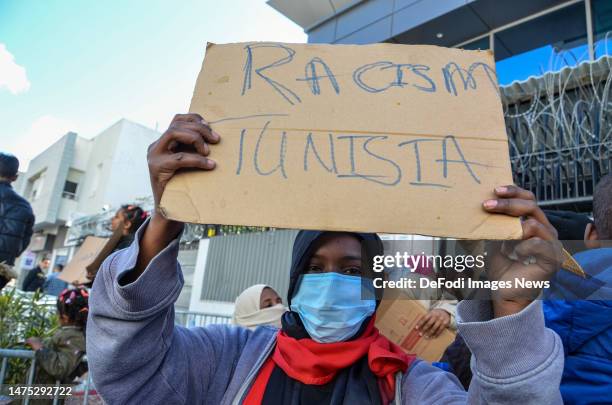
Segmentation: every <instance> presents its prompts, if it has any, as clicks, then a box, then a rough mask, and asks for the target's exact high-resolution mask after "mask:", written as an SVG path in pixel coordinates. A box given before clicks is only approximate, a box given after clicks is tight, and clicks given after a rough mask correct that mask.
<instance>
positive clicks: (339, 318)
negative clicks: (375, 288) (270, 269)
mask: <svg viewBox="0 0 612 405" xmlns="http://www.w3.org/2000/svg"><path fill="white" fill-rule="evenodd" d="M368 294H369V296H371V297H372V299H365V300H362V299H361V298H362V295H361V277H358V276H347V275H344V274H339V273H321V274H304V275H302V276H301V278H300V281H299V284H298V291H297V293H296V294H295V296H294V297H293V298H292V299H291V310H292V311H294V312H297V313H298V314H299V315H300V318H301V319H302V323H303V324H304V327H305V328H306V331H307V332H308V334H309V335H310V337H311V338H312V339H313V340H314V341H316V342H319V343H331V342H342V341H345V340H347V339H349V338H350V337H352V336H354V335H355V334H356V333H357V331H358V330H359V328H360V327H361V324H362V323H363V321H364V320H365V319H366V318H367V317H368V316H370V315H372V314H373V313H374V311H375V310H376V301H375V300H374V295H373V293H371V292H369V293H368Z"/></svg>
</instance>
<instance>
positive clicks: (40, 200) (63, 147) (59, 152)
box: [22, 132, 77, 228]
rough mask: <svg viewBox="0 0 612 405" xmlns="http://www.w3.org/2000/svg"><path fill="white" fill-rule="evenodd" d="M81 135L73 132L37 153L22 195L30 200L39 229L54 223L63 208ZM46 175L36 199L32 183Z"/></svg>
mask: <svg viewBox="0 0 612 405" xmlns="http://www.w3.org/2000/svg"><path fill="white" fill-rule="evenodd" d="M76 139H77V134H75V133H73V132H69V133H68V134H66V135H64V136H63V137H62V138H60V139H59V140H58V141H57V142H55V143H54V144H53V145H51V146H50V147H49V148H48V149H46V150H45V151H44V152H42V153H41V154H39V155H38V156H36V157H35V158H34V159H33V160H32V161H31V162H30V165H29V167H28V171H27V173H26V174H25V176H24V177H25V179H24V184H23V192H22V194H23V195H24V196H25V197H26V198H27V199H28V200H29V201H30V204H31V205H32V209H33V210H34V215H35V216H36V225H35V227H36V228H40V227H42V226H45V225H47V224H54V223H55V222H56V221H57V216H58V213H59V211H60V204H61V199H62V190H63V187H64V182H65V181H66V176H67V175H68V169H69V168H70V164H71V163H72V160H73V158H74V153H75V142H76ZM40 175H42V176H43V180H42V183H41V186H40V187H41V188H40V193H39V194H38V195H37V197H36V198H34V199H33V198H32V195H31V193H32V185H33V181H34V179H35V178H36V177H38V176H40Z"/></svg>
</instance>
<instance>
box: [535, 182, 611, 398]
mask: <svg viewBox="0 0 612 405" xmlns="http://www.w3.org/2000/svg"><path fill="white" fill-rule="evenodd" d="M585 226H586V229H584V227H581V228H582V229H583V230H582V232H583V234H584V241H585V245H586V246H587V247H590V248H591V249H589V250H585V251H582V252H580V253H578V254H576V255H575V256H574V258H575V259H576V261H577V262H578V263H579V264H580V266H581V267H582V269H583V270H584V271H585V273H586V274H587V277H586V278H580V277H578V276H576V275H574V274H573V273H568V272H562V273H558V274H557V275H556V277H555V279H554V281H555V283H554V285H553V287H552V288H551V289H550V290H549V291H547V292H546V293H545V295H544V297H545V298H547V299H546V300H545V301H544V317H545V320H546V326H548V327H549V328H551V329H552V330H554V331H555V332H557V333H558V334H559V336H560V337H561V340H562V341H563V347H564V351H565V367H564V370H563V378H562V380H561V395H562V396H563V401H564V402H565V403H566V404H576V405H578V404H603V403H609V401H610V387H611V386H612V350H610V342H612V299H611V298H612V245H610V241H611V240H612V174H608V175H606V176H604V177H603V178H602V179H601V180H600V182H599V183H598V184H597V187H596V188H595V192H594V195H593V222H589V223H587V224H585Z"/></svg>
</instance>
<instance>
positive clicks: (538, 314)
mask: <svg viewBox="0 0 612 405" xmlns="http://www.w3.org/2000/svg"><path fill="white" fill-rule="evenodd" d="M219 141H220V135H219V134H217V133H216V132H214V131H212V130H211V128H210V126H209V125H208V124H207V123H206V121H205V120H204V119H203V118H202V117H200V116H199V115H197V114H185V115H177V116H176V117H175V119H174V120H173V121H172V123H171V125H170V127H169V128H168V130H167V131H166V132H165V133H164V134H163V135H162V136H161V137H160V138H159V139H158V140H157V141H156V142H155V143H154V144H153V145H152V146H151V147H150V149H149V153H148V161H149V171H150V176H151V184H152V189H153V196H154V201H155V205H156V209H155V210H154V211H153V212H152V214H151V215H149V213H147V212H146V211H144V210H143V209H142V208H141V207H139V206H136V205H131V204H127V205H123V206H121V207H120V208H119V210H117V212H116V213H115V216H114V217H113V218H112V220H111V230H113V231H119V232H121V238H120V240H119V243H118V244H117V246H116V247H115V249H114V250H113V253H112V254H111V256H112V257H109V258H107V260H105V261H104V263H103V265H102V266H101V268H100V269H95V270H93V271H92V270H89V271H88V274H87V275H88V279H89V282H88V283H86V284H84V285H72V284H69V283H67V282H66V281H63V280H62V279H61V278H60V277H59V275H60V274H61V272H62V270H63V266H62V265H56V266H54V268H53V270H52V271H49V267H50V264H51V263H50V260H49V259H48V258H46V257H43V258H41V259H40V260H39V261H38V263H37V266H36V267H35V268H34V269H32V270H30V271H29V272H28V273H27V275H26V277H25V278H24V281H23V284H22V289H23V290H24V291H38V290H40V291H42V292H44V293H45V294H47V295H52V296H57V316H58V320H59V324H60V327H59V329H58V330H57V331H56V332H55V333H54V334H53V336H52V337H51V338H50V339H46V340H41V339H38V338H36V337H31V338H29V339H28V340H27V344H28V345H29V346H30V347H31V348H32V349H33V350H35V351H36V359H37V361H38V364H39V372H38V375H37V381H39V382H47V381H49V382H50V381H56V380H60V381H62V382H65V383H69V382H71V381H74V379H75V378H76V377H78V376H81V375H83V373H85V372H88V370H87V368H85V367H84V366H83V365H84V363H83V362H82V359H83V356H84V355H85V353H87V357H88V364H89V371H90V372H91V373H92V376H93V380H94V383H95V386H96V388H97V390H98V392H99V393H100V394H101V395H102V397H103V398H104V400H105V401H106V402H107V403H112V404H122V403H142V402H145V401H146V402H153V403H189V404H191V403H210V404H220V403H228V404H229V403H244V404H260V403H261V404H296V405H298V404H311V403H316V404H343V403H354V404H362V403H363V404H391V403H402V404H413V403H414V404H438V403H449V404H450V403H453V404H454V403H457V404H459V403H470V404H479V403H482V404H489V403H504V404H505V403H508V404H510V403H512V404H514V403H521V402H522V403H534V404H554V403H563V402H564V401H565V403H570V404H587V403H589V404H590V403H606V402H609V396H610V389H611V386H612V377H611V376H612V352H611V351H610V349H609V347H610V342H611V339H612V301H610V300H609V299H608V298H609V296H610V292H612V291H610V282H611V281H612V246H611V245H610V240H611V239H612V174H607V175H605V176H603V177H602V179H601V181H600V182H599V184H598V185H597V187H596V189H595V190H594V195H593V218H592V219H591V218H590V217H588V216H586V215H583V214H576V213H568V212H558V211H547V212H544V211H543V210H542V209H541V208H540V207H539V206H538V204H537V202H536V201H535V198H534V196H533V194H532V193H531V192H529V191H526V190H523V189H521V188H519V187H517V186H514V185H506V186H500V187H497V188H496V189H495V190H492V192H493V193H494V195H495V197H494V198H492V199H489V200H487V201H483V203H482V209H483V210H484V211H486V212H488V213H490V214H491V215H508V216H512V217H517V218H521V223H522V226H523V239H522V240H521V241H519V242H517V243H516V245H515V246H514V248H513V254H514V255H515V257H514V258H513V257H510V256H511V255H508V253H507V252H505V251H504V249H503V248H499V249H497V250H493V251H492V253H491V254H492V255H493V257H489V259H490V260H489V262H488V263H492V266H500V268H501V267H503V269H504V277H523V278H526V279H528V280H533V281H538V280H554V281H555V283H554V288H550V289H548V290H546V291H544V292H543V293H542V295H541V296H539V297H534V296H533V295H531V294H530V292H529V293H528V292H527V291H517V289H514V290H513V291H512V294H513V295H509V293H504V292H500V293H499V294H495V295H492V296H491V297H489V298H490V299H488V300H470V299H465V297H462V296H461V295H460V294H453V293H452V291H437V292H435V293H434V294H432V295H428V296H425V297H413V298H414V299H418V300H419V302H420V303H421V304H422V305H423V306H424V307H425V308H426V310H427V314H426V315H425V316H424V317H423V318H422V319H421V320H420V321H419V323H418V325H417V328H418V333H419V334H420V336H422V337H424V338H426V339H433V338H436V337H437V336H439V335H440V334H441V333H442V332H443V331H444V330H445V329H449V330H452V331H453V332H456V339H455V341H454V342H453V343H452V344H451V345H450V346H449V347H448V348H447V350H446V352H445V353H444V355H443V356H442V359H441V361H440V362H441V363H443V364H444V367H442V366H440V365H432V364H431V363H428V362H425V361H423V360H421V359H419V358H417V357H416V356H414V355H413V354H407V353H406V352H405V351H404V350H403V349H402V348H401V347H400V346H398V345H396V344H394V343H393V342H391V341H390V340H389V339H387V338H386V337H385V336H383V335H381V334H380V333H379V331H378V329H377V328H376V326H375V320H376V311H377V308H378V306H379V305H380V299H378V297H377V296H376V295H375V294H372V295H371V296H368V295H367V294H366V295H365V296H364V295H363V294H364V290H363V285H364V283H363V282H362V281H363V279H367V278H373V271H372V260H373V258H374V257H375V256H377V255H381V254H383V253H384V251H383V244H382V241H381V240H380V238H379V236H378V235H377V234H374V233H351V232H330V231H300V232H299V233H298V234H297V237H296V239H295V241H294V244H293V249H292V252H291V253H292V255H291V257H292V259H291V265H290V268H288V269H287V274H288V279H289V287H288V290H287V291H278V292H277V291H276V290H274V288H272V287H271V286H269V285H266V284H257V285H253V286H251V287H249V288H247V289H246V290H244V291H243V292H242V293H241V294H239V295H238V296H237V297H236V301H235V305H234V313H233V317H232V323H233V325H208V326H205V327H202V328H191V329H189V328H184V327H182V326H178V325H175V324H174V316H173V314H174V303H175V301H176V300H177V298H178V295H179V293H180V291H181V289H182V286H183V283H184V280H183V275H182V271H181V266H180V264H179V262H178V259H177V256H178V249H179V240H180V235H181V231H182V229H183V224H182V223H179V222H176V221H172V220H169V219H167V218H165V217H164V216H163V215H161V214H160V213H159V212H158V210H157V206H158V204H159V201H160V199H161V195H162V193H163V191H164V188H165V186H166V184H167V183H168V181H169V180H170V179H171V178H172V176H173V175H174V174H175V173H176V172H178V171H181V170H204V171H210V170H214V168H215V166H216V162H215V161H213V160H212V159H211V158H210V156H209V155H210V153H211V145H214V144H216V143H218V142H219ZM17 170H18V161H17V159H16V158H14V157H12V156H11V155H7V154H0V198H2V204H0V227H1V229H2V233H1V234H0V263H1V264H0V288H1V287H3V286H4V285H5V284H6V283H7V282H8V281H9V280H10V279H11V278H15V277H16V273H15V271H14V269H13V268H12V267H13V266H14V263H15V259H16V258H17V257H18V256H19V255H20V254H21V253H22V252H23V251H24V250H25V249H26V247H27V246H28V244H29V242H30V238H31V235H32V225H33V223H34V216H33V214H32V209H31V207H30V206H29V204H28V203H27V201H25V200H24V199H23V198H22V197H20V196H18V195H17V194H16V193H15V192H14V191H13V190H12V188H11V185H10V183H11V182H13V181H15V179H16V176H17ZM211 198H214V196H211ZM559 240H581V241H584V242H583V243H582V244H581V245H580V246H579V247H577V248H576V249H574V250H573V251H571V253H572V254H573V257H574V258H575V260H576V261H577V262H578V263H579V264H580V266H581V267H582V269H583V270H584V271H585V273H586V278H581V277H579V276H577V275H575V274H572V273H569V272H563V271H559V269H560V262H558V261H556V260H553V259H552V258H553V257H558V256H559V255H560V249H561V247H560V244H559ZM96 270H97V271H96ZM416 270H417V271H412V272H410V274H413V276H415V277H436V269H433V268H423V269H416ZM496 270H498V269H496V268H492V269H491V268H489V269H487V272H488V273H489V275H490V277H493V278H495V277H501V276H499V275H498V273H499V272H497V271H496ZM387 277H389V278H393V277H400V276H399V275H397V274H393V272H391V273H388V274H387ZM523 293H524V294H523ZM283 297H286V300H284V299H283Z"/></svg>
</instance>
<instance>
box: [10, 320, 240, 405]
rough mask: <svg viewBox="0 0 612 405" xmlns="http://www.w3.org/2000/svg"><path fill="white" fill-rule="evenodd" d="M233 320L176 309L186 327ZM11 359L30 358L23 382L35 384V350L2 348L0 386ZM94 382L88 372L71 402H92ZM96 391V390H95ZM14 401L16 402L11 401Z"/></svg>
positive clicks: (181, 322) (55, 402)
mask: <svg viewBox="0 0 612 405" xmlns="http://www.w3.org/2000/svg"><path fill="white" fill-rule="evenodd" d="M230 322H231V317H229V316H225V315H217V314H208V313H203V312H191V311H181V310H177V311H175V323H176V324H177V325H182V326H185V327H201V326H206V325H210V324H229V323H230ZM11 359H23V360H29V361H30V365H29V367H28V372H27V376H26V380H25V381H23V382H22V384H23V385H25V386H31V385H32V384H34V378H35V376H36V357H35V352H34V351H32V350H17V349H0V360H1V363H0V364H1V365H0V386H2V385H3V384H4V380H5V378H6V375H7V373H8V371H9V367H10V364H9V361H10V360H11ZM83 361H85V362H86V361H87V358H84V359H83ZM55 384H56V385H59V384H60V381H59V380H58V381H56V383H55ZM92 388H93V384H92V382H91V374H90V373H87V378H86V379H85V382H84V385H83V391H82V393H81V391H73V392H74V394H75V395H73V396H72V397H71V403H81V404H85V405H86V404H88V403H89V402H90V395H91V393H92ZM93 392H95V391H93ZM81 395H82V399H80V401H79V400H78V399H77V402H75V399H76V398H79V397H80V396H81ZM9 399H10V398H8V397H3V396H2V395H0V403H4V401H8V400H9ZM30 401H31V399H30V398H29V397H26V398H25V399H23V401H22V403H23V404H24V405H27V404H29V403H30ZM11 403H14V402H11ZM59 403H60V398H59V396H57V395H56V396H55V397H54V398H53V404H54V405H55V404H59Z"/></svg>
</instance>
